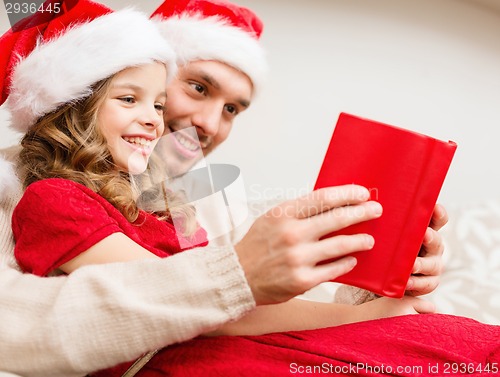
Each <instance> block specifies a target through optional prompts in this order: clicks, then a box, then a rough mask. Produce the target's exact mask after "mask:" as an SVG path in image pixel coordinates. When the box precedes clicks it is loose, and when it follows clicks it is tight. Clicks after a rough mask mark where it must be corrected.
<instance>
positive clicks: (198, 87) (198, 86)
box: [190, 82, 205, 94]
mask: <svg viewBox="0 0 500 377" xmlns="http://www.w3.org/2000/svg"><path fill="white" fill-rule="evenodd" d="M190 85H191V87H192V88H193V89H194V90H196V91H197V92H198V93H200V94H204V93H205V87H204V86H203V85H201V84H198V83H196V82H193V83H191V84H190Z"/></svg>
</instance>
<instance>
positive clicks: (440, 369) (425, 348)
mask: <svg viewBox="0 0 500 377" xmlns="http://www.w3.org/2000/svg"><path fill="white" fill-rule="evenodd" d="M499 368H500V326H491V325H485V324H482V323H479V322H476V321H474V320H471V319H467V318H463V317H455V316H449V315H439V314H426V315H410V316H402V317H394V318H387V319H381V320H376V321H368V322H361V323H354V324H350V325H344V326H338V327H332V328H327V329H319V330H311V331H296V332H288V333H277V334H269V335H263V336H242V337H229V336H227V337H226V336H224V337H216V338H205V337H199V338H196V339H194V340H191V341H188V342H184V343H181V344H177V345H174V346H170V347H167V348H165V349H163V350H162V351H160V352H159V353H158V354H157V355H156V356H155V357H154V358H153V359H152V360H151V361H150V362H149V363H148V364H147V365H146V366H145V367H144V369H143V370H142V371H141V372H139V373H138V374H137V377H145V376H148V377H151V376H186V377H188V376H189V377H193V376H273V377H278V376H293V375H322V374H330V375H337V376H349V375H350V376H356V375H357V376H381V375H392V376H463V375H474V376H499V375H500V370H499Z"/></svg>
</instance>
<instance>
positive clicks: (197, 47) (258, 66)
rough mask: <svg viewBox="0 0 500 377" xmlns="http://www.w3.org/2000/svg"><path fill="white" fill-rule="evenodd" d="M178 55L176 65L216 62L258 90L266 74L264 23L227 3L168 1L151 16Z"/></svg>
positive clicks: (253, 15)
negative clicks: (237, 72)
mask: <svg viewBox="0 0 500 377" xmlns="http://www.w3.org/2000/svg"><path fill="white" fill-rule="evenodd" d="M151 17H153V19H155V20H157V21H159V23H160V30H161V32H162V33H163V36H164V37H165V38H166V39H167V41H168V42H169V43H170V44H171V45H172V47H173V48H174V50H175V52H176V54H177V63H178V64H179V65H183V64H186V63H188V62H190V61H195V60H216V61H221V62H223V63H226V64H228V65H230V66H232V67H234V68H236V69H238V70H240V71H242V72H244V73H245V74H246V75H247V76H248V77H249V78H250V79H251V80H252V83H253V85H254V89H258V88H259V87H260V86H261V84H262V81H263V78H264V76H265V73H266V71H267V63H266V58H265V54H264V50H263V48H262V46H261V45H260V44H259V38H260V35H261V34H262V29H263V23H262V21H261V20H260V19H259V17H257V15H256V14H255V13H253V12H252V11H251V10H250V9H248V8H245V7H242V6H239V5H236V4H233V3H230V2H228V1H225V0H166V1H164V2H163V4H162V5H160V7H159V8H158V9H157V10H156V11H155V12H154V13H153V14H152V15H151Z"/></svg>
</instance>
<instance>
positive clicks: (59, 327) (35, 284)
mask: <svg viewBox="0 0 500 377" xmlns="http://www.w3.org/2000/svg"><path fill="white" fill-rule="evenodd" d="M17 153H18V149H17V148H10V149H7V150H2V151H0V156H1V157H3V159H0V232H1V233H0V306H1V308H2V310H0V334H1V335H0V376H1V375H3V372H5V373H7V372H10V373H16V374H19V375H22V376H51V377H58V376H65V377H72V376H82V375H85V374H86V373H88V372H90V371H94V370H98V369H102V368H106V367H109V366H112V365H115V364H118V363H120V362H124V361H127V360H131V359H134V358H137V357H139V356H140V355H141V354H142V353H143V352H145V351H148V350H153V349H156V348H161V347H164V346H166V345H169V344H172V343H176V342H180V341H184V340H187V339H190V338H193V337H195V336H197V335H199V334H201V333H204V332H207V331H209V330H213V329H215V328H216V327H218V326H219V325H221V324H223V323H226V322H228V321H231V320H235V319H237V318H240V317H241V316H243V315H244V314H245V313H246V312H248V311H250V310H251V309H253V308H254V307H255V301H254V299H253V296H252V293H251V291H250V288H249V286H248V284H247V282H246V279H245V276H244V273H243V270H242V269H241V266H240V264H239V262H238V258H237V256H236V253H235V252H234V249H233V247H232V246H221V247H207V248H203V249H193V250H189V251H186V252H183V253H181V254H177V255H174V256H172V257H169V258H167V259H163V260H144V261H135V262H129V263H113V264H108V265H98V266H87V267H84V268H81V269H79V270H77V271H76V272H74V273H72V274H71V275H69V276H61V277H53V278H40V277H35V276H32V275H28V274H22V273H21V272H19V270H18V269H17V267H16V264H15V260H14V258H13V247H14V243H13V239H12V231H11V227H10V222H11V216H12V211H13V209H14V207H15V205H16V203H17V201H18V200H19V198H20V196H21V186H20V184H19V182H18V180H17V179H14V178H15V175H14V173H13V165H12V164H11V163H10V162H12V161H15V159H16V156H17Z"/></svg>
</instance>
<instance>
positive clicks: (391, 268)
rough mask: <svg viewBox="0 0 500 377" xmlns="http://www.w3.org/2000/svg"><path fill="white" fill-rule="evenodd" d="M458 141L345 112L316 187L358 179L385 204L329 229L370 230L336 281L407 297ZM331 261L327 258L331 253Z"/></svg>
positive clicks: (357, 181)
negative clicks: (369, 239)
mask: <svg viewBox="0 0 500 377" xmlns="http://www.w3.org/2000/svg"><path fill="white" fill-rule="evenodd" d="M456 148H457V145H456V144H455V143H454V142H452V141H448V142H445V141H441V140H437V139H434V138H432V137H429V136H427V135H423V134H420V133H416V132H413V131H409V130H405V129H402V128H398V127H394V126H390V125H387V124H383V123H380V122H376V121H372V120H369V119H364V118H360V117H357V116H353V115H350V114H346V113H341V114H340V116H339V119H338V121H337V125H336V127H335V130H334V132H333V136H332V138H331V141H330V145H329V146H328V150H327V152H326V156H325V158H324V160H323V164H322V166H321V169H320V172H319V175H318V178H317V181H316V185H315V189H318V188H322V187H328V186H339V185H345V184H358V185H361V186H364V187H366V188H367V189H368V190H369V191H370V196H371V199H372V200H375V201H378V202H379V203H380V204H381V205H382V207H383V210H384V212H383V214H382V216H381V217H380V218H378V219H375V220H370V221H366V222H364V223H360V224H355V225H352V226H350V227H348V228H345V229H342V230H341V231H338V232H334V233H331V234H329V235H328V236H327V237H329V236H333V235H337V234H356V233H367V234H371V235H372V236H373V237H374V239H375V245H374V247H373V249H371V250H368V251H360V252H356V253H353V255H354V256H355V257H356V258H357V260H358V263H357V265H356V267H355V268H354V269H353V270H352V271H350V272H349V273H347V274H345V275H343V276H340V277H339V278H337V279H334V280H333V281H336V282H340V283H343V284H348V285H353V286H357V287H360V288H364V289H367V290H369V291H372V292H374V293H376V294H379V295H382V296H387V297H402V296H403V295H404V291H405V288H406V284H407V282H408V279H409V277H410V275H411V270H412V268H413V264H414V263H415V259H416V258H417V256H418V253H419V250H420V247H421V245H422V241H423V238H424V235H425V231H426V229H427V227H428V225H429V222H430V219H431V216H432V212H433V210H434V206H435V204H436V201H437V199H438V196H439V192H440V190H441V187H442V185H443V182H444V179H445V177H446V174H447V172H448V169H449V166H450V164H451V161H452V159H453V155H454V153H455V150H456ZM325 262H327V261H325Z"/></svg>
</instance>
